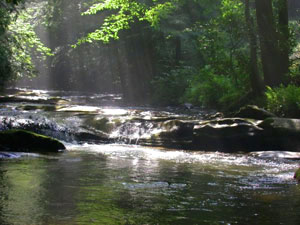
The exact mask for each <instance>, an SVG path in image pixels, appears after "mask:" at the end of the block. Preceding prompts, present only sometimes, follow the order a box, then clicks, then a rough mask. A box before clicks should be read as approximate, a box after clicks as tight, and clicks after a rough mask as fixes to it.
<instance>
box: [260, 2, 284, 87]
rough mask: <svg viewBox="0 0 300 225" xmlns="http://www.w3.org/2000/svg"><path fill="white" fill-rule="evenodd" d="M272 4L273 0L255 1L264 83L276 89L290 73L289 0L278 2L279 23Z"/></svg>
mask: <svg viewBox="0 0 300 225" xmlns="http://www.w3.org/2000/svg"><path fill="white" fill-rule="evenodd" d="M272 3H274V1H272V0H255V7H256V18H257V24H258V34H259V39H260V50H261V61H262V66H263V73H264V82H265V85H267V86H270V87H276V86H279V85H280V84H282V83H283V80H284V76H285V75H286V74H287V73H288V71H289V69H288V66H289V58H288V53H289V41H288V39H289V28H288V11H287V0H278V2H277V5H276V9H277V11H278V15H277V18H278V20H277V21H276V19H275V18H276V16H275V15H274V10H273V6H272Z"/></svg>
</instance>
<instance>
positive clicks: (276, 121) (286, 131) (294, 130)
mask: <svg viewBox="0 0 300 225" xmlns="http://www.w3.org/2000/svg"><path fill="white" fill-rule="evenodd" d="M259 127H262V128H263V129H265V130H269V131H272V132H274V131H276V133H280V134H281V135H284V136H286V135H300V119H291V118H279V117H271V118H267V119H265V120H264V121H263V122H262V123H260V124H259Z"/></svg>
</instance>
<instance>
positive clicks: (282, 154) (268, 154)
mask: <svg viewBox="0 0 300 225" xmlns="http://www.w3.org/2000/svg"><path fill="white" fill-rule="evenodd" d="M250 155H252V156H257V157H260V158H272V159H274V158H279V159H293V160H300V152H289V151H259V152H251V153H250Z"/></svg>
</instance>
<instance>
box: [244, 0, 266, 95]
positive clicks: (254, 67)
mask: <svg viewBox="0 0 300 225" xmlns="http://www.w3.org/2000/svg"><path fill="white" fill-rule="evenodd" d="M245 18H246V24H247V31H248V38H249V44H250V62H249V69H250V82H251V88H252V91H253V93H254V95H256V96H258V95H260V94H261V93H262V91H263V81H262V79H261V77H260V76H259V72H258V64H257V39H256V35H255V32H254V22H253V18H252V17H251V14H250V5H249V0H245Z"/></svg>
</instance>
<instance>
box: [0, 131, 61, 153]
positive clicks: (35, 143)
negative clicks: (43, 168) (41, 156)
mask: <svg viewBox="0 0 300 225" xmlns="http://www.w3.org/2000/svg"><path fill="white" fill-rule="evenodd" d="M65 148H66V147H65V146H64V145H63V144H62V143H61V142H59V141H58V140H56V139H54V138H51V137H48V136H44V135H40V134H36V133H34V132H30V131H25V130H7V131H1V132H0V149H2V150H5V151H12V152H41V153H43V152H45V153H46V152H59V151H60V150H64V149H65Z"/></svg>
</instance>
